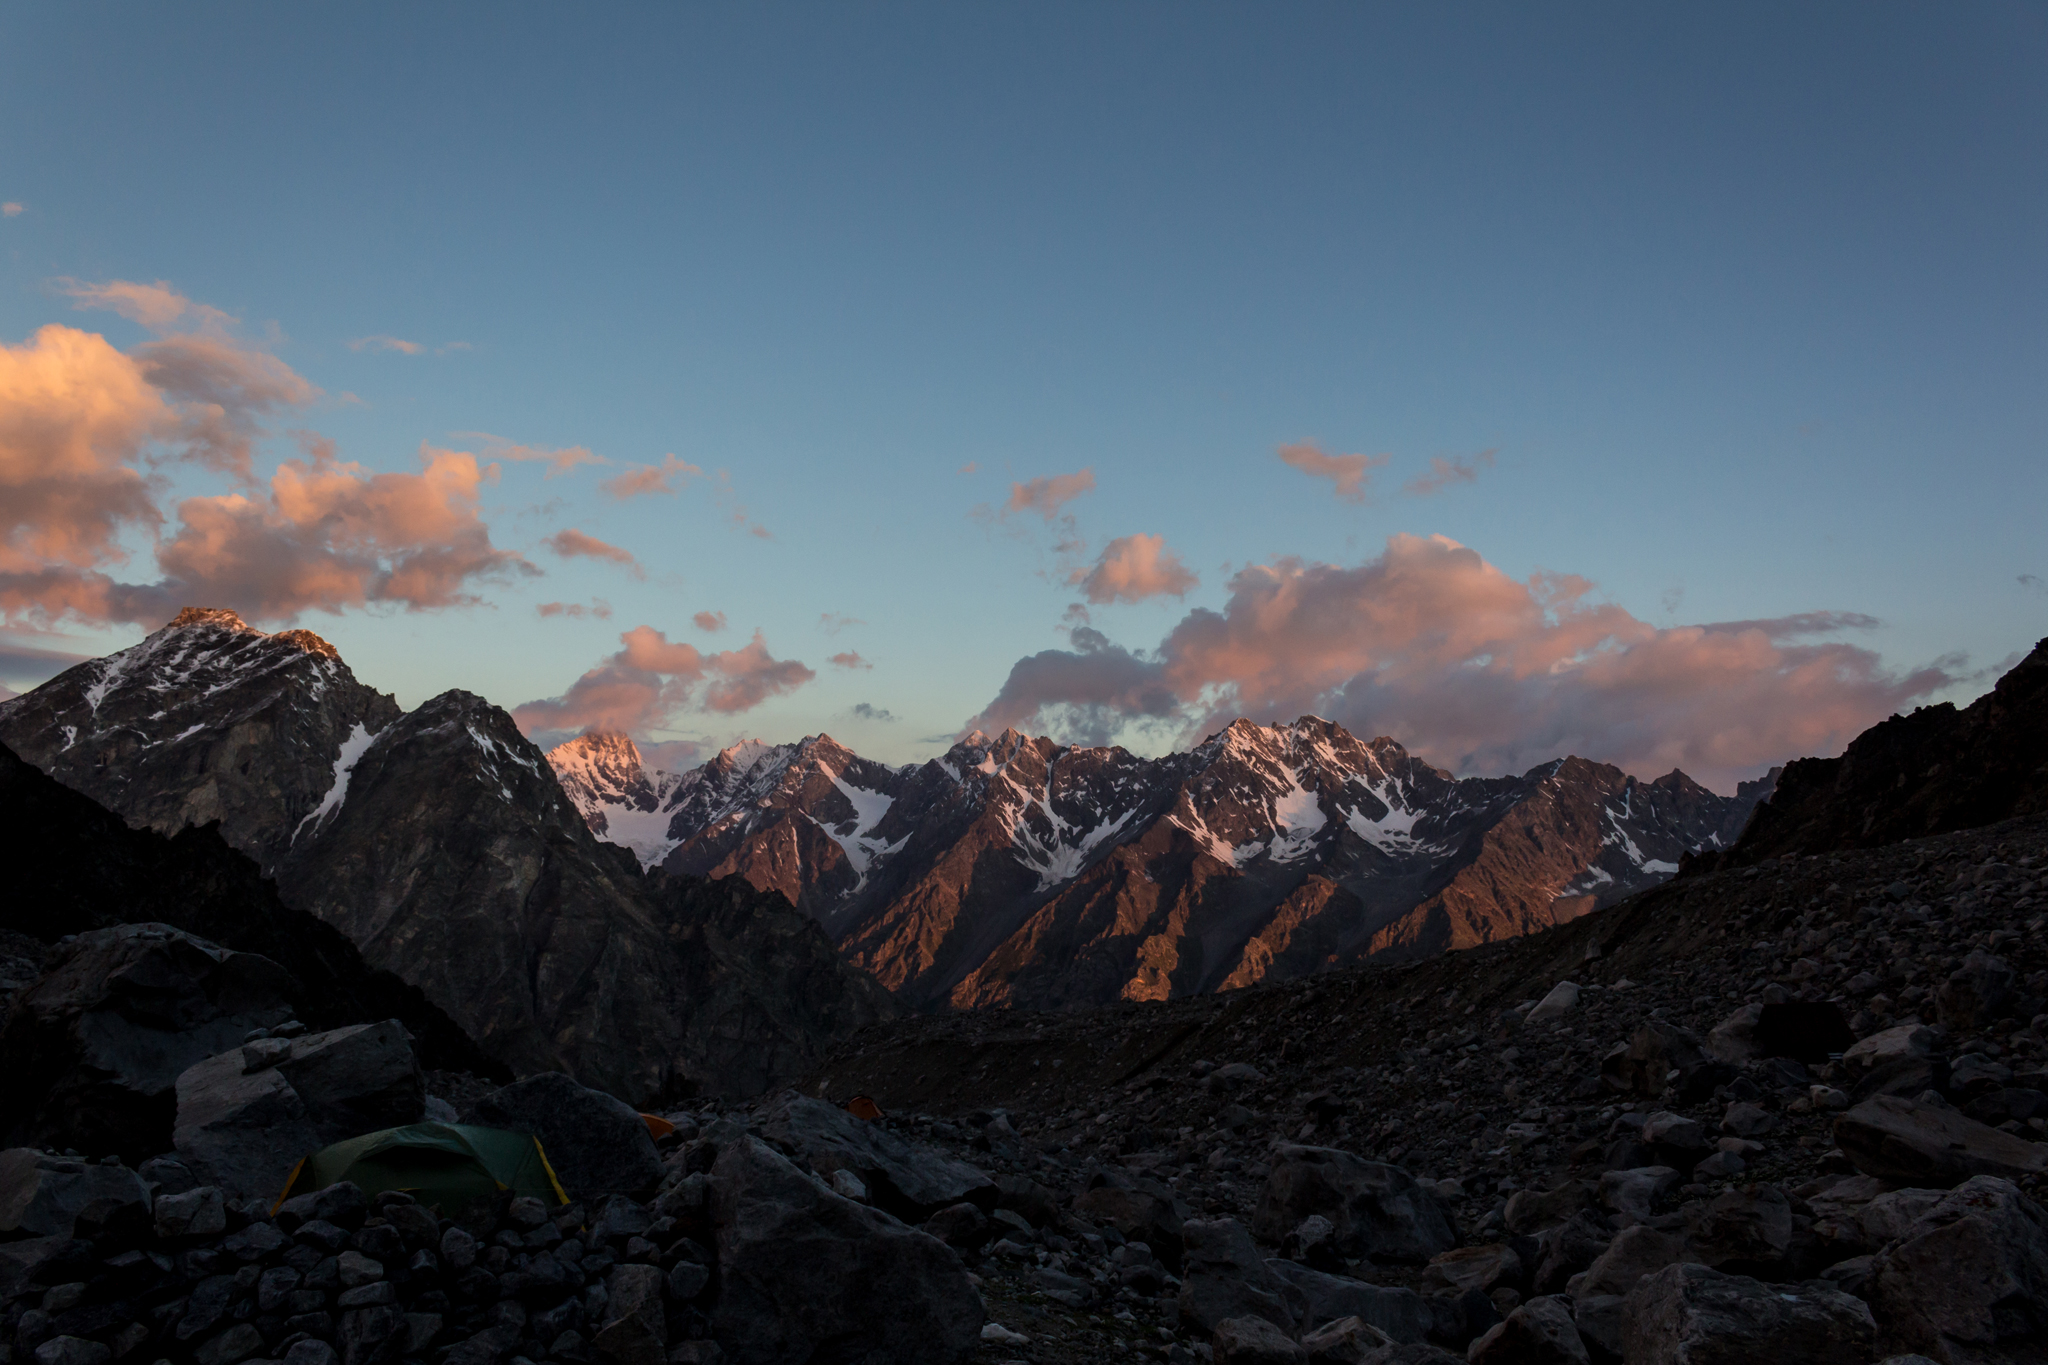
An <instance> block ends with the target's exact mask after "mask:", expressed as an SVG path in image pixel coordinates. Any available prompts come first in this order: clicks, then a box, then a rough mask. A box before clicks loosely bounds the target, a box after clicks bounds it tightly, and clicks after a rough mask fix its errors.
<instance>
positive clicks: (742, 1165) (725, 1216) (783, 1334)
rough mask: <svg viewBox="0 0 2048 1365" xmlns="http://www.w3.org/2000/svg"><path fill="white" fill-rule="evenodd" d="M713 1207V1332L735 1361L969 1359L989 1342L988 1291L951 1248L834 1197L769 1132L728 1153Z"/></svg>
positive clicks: (714, 1182)
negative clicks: (983, 1292)
mask: <svg viewBox="0 0 2048 1365" xmlns="http://www.w3.org/2000/svg"><path fill="white" fill-rule="evenodd" d="M710 1208H711V1220H712V1224H713V1227H714V1228H715V1230H716V1235H717V1240H718V1277H719V1293H718V1301H717V1306H716V1307H715V1308H714V1309H713V1310H712V1319H711V1322H712V1332H713V1335H714V1336H716V1337H717V1339H718V1342H719V1344H720V1345H721V1346H723V1347H724V1348H725V1351H726V1353H727V1354H728V1355H730V1356H731V1357H732V1359H733V1361H734V1362H735V1365H782V1362H786V1361H804V1360H844V1361H866V1360H869V1359H876V1360H890V1361H897V1362H901V1363H902V1365H958V1362H961V1361H965V1360H967V1359H968V1358H969V1357H970V1356H972V1355H973V1353H974V1350H975V1348H976V1346H977V1345H978V1344H979V1342H980V1340H981V1325H982V1320H983V1318H984V1316H985V1315H984V1313H983V1310H982V1305H981V1298H980V1296H979V1295H978V1294H977V1293H976V1292H975V1289H974V1284H973V1282H972V1281H971V1280H970V1279H969V1278H968V1275H967V1271H966V1269H965V1268H964V1267H963V1266H962V1265H961V1264H960V1259H959V1257H958V1256H956V1255H955V1254H954V1253H953V1251H952V1249H951V1248H949V1247H948V1246H947V1245H946V1244H945V1243H943V1242H941V1241H939V1240H938V1239H937V1238H935V1237H931V1236H928V1235H927V1234H925V1233H922V1232H918V1231H916V1230H914V1229H911V1228H908V1227H905V1226H904V1225H903V1224H902V1223H900V1222H898V1221H897V1220H896V1219H894V1218H892V1217H890V1216H889V1215H888V1214H886V1213H883V1212H881V1211H880V1210H878V1209H871V1208H868V1207H865V1206H864V1205H861V1204H856V1203H854V1202H853V1201H852V1200H850V1199H844V1198H841V1197H840V1196H839V1195H836V1194H833V1193H832V1192H831V1191H829V1190H827V1189H825V1188H824V1187H823V1186H822V1185H820V1184H819V1182H817V1181H816V1180H814V1179H812V1178H811V1177H809V1176H807V1175H805V1174H804V1173H803V1172H801V1171H799V1170H798V1169H797V1168H796V1167H795V1166H793V1165H791V1164H790V1163H789V1162H788V1161H787V1160H785V1159H784V1158H783V1157H781V1156H780V1155H778V1154H777V1153H776V1152H775V1151H774V1149H772V1148H770V1147H769V1146H768V1145H767V1144H766V1143H764V1142H761V1141H760V1140H759V1139H757V1138H752V1137H743V1138H740V1139H739V1140H737V1141H735V1142H731V1143H728V1144H726V1145H725V1147H724V1148H723V1149H721V1150H720V1152H719V1154H718V1160H717V1162H716V1163H715V1164H714V1165H713V1167H712V1169H711V1200H710Z"/></svg>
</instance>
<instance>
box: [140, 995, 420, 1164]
mask: <svg viewBox="0 0 2048 1365" xmlns="http://www.w3.org/2000/svg"><path fill="white" fill-rule="evenodd" d="M290 1044H291V1051H290V1054H289V1055H288V1056H285V1057H283V1058H281V1059H279V1060H277V1061H275V1062H274V1063H272V1064H268V1065H265V1066H263V1067H261V1068H259V1069H258V1070H255V1071H249V1070H248V1069H247V1067H246V1063H245V1062H244V1060H243V1056H242V1050H241V1049H240V1048H236V1049H235V1050H234V1051H232V1052H226V1053H222V1054H220V1055H219V1056H215V1057H209V1058H207V1059H206V1060H205V1061H202V1062H199V1063H197V1064H195V1065H193V1066H191V1067H188V1068H186V1070H185V1071H184V1072H183V1073H182V1074H181V1075H180V1076H179V1077H178V1122H177V1129H176V1131H175V1134H174V1138H175V1141H176V1144H177V1149H178V1154H179V1157H180V1158H181V1159H182V1160H183V1161H184V1162H185V1164H186V1165H188V1166H190V1167H191V1168H192V1169H193V1170H194V1171H196V1172H197V1173H199V1174H201V1175H203V1176H205V1177H206V1178H207V1179H208V1180H210V1181H211V1182H212V1183H214V1184H217V1185H219V1186H220V1187H221V1188H222V1189H223V1190H224V1191H225V1192H226V1193H227V1194H228V1195H229V1196H230V1197H232V1198H235V1199H247V1198H251V1197H261V1198H274V1197H275V1196H276V1195H277V1194H278V1193H279V1191H280V1190H281V1189H282V1188H283V1186H284V1182H285V1180H286V1179H287V1178H288V1177H289V1176H290V1175H291V1171H292V1168H293V1167H294V1166H295V1165H297V1164H298V1161H299V1158H301V1157H303V1156H305V1155H307V1154H308V1153H310V1152H314V1151H318V1150H319V1149H320V1148H322V1147H325V1146H327V1145H328V1144H329V1143H333V1142H339V1141H340V1140H341V1139H343V1138H347V1137H354V1136H356V1135H357V1134H359V1133H365V1132H371V1131H374V1130H376V1129H379V1128H391V1127H396V1126H398V1125H400V1124H406V1123H417V1122H419V1120H420V1116H421V1114H422V1111H423V1108H424V1105H425V1102H426V1081H425V1079H424V1077H423V1076H422V1075H421V1073H420V1067H419V1062H418V1060H417V1059H416V1058H415V1057H414V1056H413V1051H412V1041H411V1039H410V1037H409V1036H408V1035H407V1034H406V1031H405V1026H404V1025H403V1024H401V1023H399V1022H398V1021H397V1020H396V1019H387V1020H385V1021H384V1022H382V1023H378V1024H355V1025H351V1026H350V1027H348V1028H339V1029H329V1030H328V1031H326V1032H324V1033H309V1034H306V1035H304V1036H302V1037H299V1038H294V1039H292V1040H290Z"/></svg>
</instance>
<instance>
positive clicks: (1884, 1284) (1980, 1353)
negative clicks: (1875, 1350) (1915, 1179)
mask: <svg viewBox="0 0 2048 1365" xmlns="http://www.w3.org/2000/svg"><path fill="white" fill-rule="evenodd" d="M1870 1284H1871V1289H1872V1292H1871V1296H1870V1297H1871V1300H1872V1306H1873V1308H1874V1309H1875V1310H1876V1313H1877V1315H1878V1322H1879V1325H1880V1327H1881V1328H1882V1331H1883V1337H1884V1342H1883V1344H1884V1346H1885V1348H1886V1349H1887V1350H1891V1351H1918V1352H1922V1353H1924V1354H1926V1355H1929V1356H1932V1357H1933V1358H1934V1359H1937V1360H1977V1359H1997V1358H2001V1353H2004V1352H2013V1351H2020V1350H2025V1349H2027V1348H2028V1347H2032V1348H2034V1349H2036V1350H2039V1349H2040V1346H2041V1343H2042V1342H2044V1341H2048V1218H2044V1217H2043V1215H2042V1211H2041V1208H2040V1206H2039V1205H2037V1204H2035V1203H2034V1202H2033V1201H2032V1200H2029V1199H2027V1198H2026V1197H2025V1196H2024V1195H2022V1194H2021V1193H2020V1191H2019V1190H2018V1188H2017V1187H2015V1186H2014V1185H2013V1184H2012V1183H2011V1182H2010V1181H2006V1180H2000V1179H1997V1178H1996V1177H1992V1176H1977V1177H1975V1178H1973V1179H1971V1180H1968V1181H1966V1182H1964V1183H1963V1184H1961V1185H1959V1186H1957V1187H1956V1188H1955V1189H1954V1190H1951V1191H1949V1192H1948V1193H1947V1194H1946V1195H1945V1196H1943V1197H1941V1198H1940V1199H1939V1201H1938V1202H1937V1203H1935V1204H1934V1206H1933V1207H1932V1208H1930V1209H1929V1210H1927V1212H1925V1213H1924V1214H1922V1215H1921V1216H1920V1217H1919V1218H1917V1219H1916V1220H1914V1222H1913V1223H1912V1225H1911V1226H1910V1227H1908V1228H1907V1229H1906V1230H1905V1232H1904V1235H1903V1236H1901V1237H1900V1238H1899V1239H1898V1240H1897V1241H1895V1242H1893V1243H1892V1244H1891V1245H1889V1246H1887V1247H1886V1248H1885V1249H1884V1250H1883V1251H1882V1252H1881V1253H1879V1255H1878V1256H1877V1258H1876V1259H1875V1260H1874V1261H1873V1262H1872V1265H1871V1270H1870Z"/></svg>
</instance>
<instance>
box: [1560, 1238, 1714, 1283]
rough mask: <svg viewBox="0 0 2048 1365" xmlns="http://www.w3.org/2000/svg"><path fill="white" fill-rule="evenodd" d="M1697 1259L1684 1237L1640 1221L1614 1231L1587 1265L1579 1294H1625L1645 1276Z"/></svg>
mask: <svg viewBox="0 0 2048 1365" xmlns="http://www.w3.org/2000/svg"><path fill="white" fill-rule="evenodd" d="M1697 1259H1699V1258H1698V1257H1697V1256H1694V1255H1692V1254H1690V1253H1689V1252H1688V1251H1687V1249H1686V1245H1685V1238H1683V1237H1680V1236H1676V1235H1674V1234H1672V1233H1668V1232H1659V1231H1658V1230H1657V1229H1655V1228H1653V1227H1650V1226H1648V1225H1647V1224H1637V1225H1636V1226H1634V1227H1628V1228H1623V1229H1622V1230H1621V1231H1620V1232H1618V1233H1616V1234H1615V1237H1614V1240H1613V1241H1612V1242H1610V1243H1608V1244H1607V1250H1605V1251H1603V1252H1601V1253H1600V1254H1599V1255H1598V1256H1597V1257H1595V1258H1594V1260H1593V1264H1591V1265H1590V1266H1588V1267H1586V1278H1585V1279H1584V1280H1582V1281H1580V1282H1579V1285H1578V1287H1577V1290H1576V1293H1577V1295H1578V1297H1579V1298H1581V1299H1587V1298H1596V1297H1599V1296H1602V1295H1626V1294H1627V1293H1628V1292H1629V1291H1631V1290H1633V1289H1634V1288H1635V1287H1636V1285H1637V1284H1639V1283H1641V1281H1642V1278H1643V1276H1645V1275H1654V1274H1656V1273H1657V1272H1658V1271H1660V1270H1662V1269H1663V1268H1664V1267H1665V1266H1668V1265H1677V1264H1678V1263H1679V1262H1681V1261H1691V1260H1697Z"/></svg>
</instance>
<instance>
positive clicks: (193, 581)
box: [157, 439, 539, 620]
mask: <svg viewBox="0 0 2048 1365" xmlns="http://www.w3.org/2000/svg"><path fill="white" fill-rule="evenodd" d="M309 449H310V458H309V459H303V460H286V461H284V462H283V463H282V464H280V465H279V466H278V469H277V472H276V474H274V475H273V476H272V477H271V481H270V492H269V496H268V497H265V498H250V497H245V496H243V495H240V494H233V495H230V496H227V497H202V498H187V499H186V500H185V501H184V502H182V503H180V504H179V505H178V516H179V518H180V521H181V522H182V523H183V524H182V525H181V526H180V527H179V529H178V533H177V535H176V536H175V537H174V538H173V539H171V540H170V541H169V542H167V543H166V544H164V545H163V546H161V547H160V548H159V549H158V551H157V563H158V565H159V566H160V567H161V568H162V569H163V571H164V573H165V576H166V581H165V583H163V584H161V585H159V589H158V590H159V591H160V592H161V593H163V594H165V595H168V596H170V597H182V598H188V599H192V600H198V599H200V598H203V599H205V600H206V601H208V602H217V603H219V604H221V605H224V606H233V607H235V608H237V609H238V610H240V611H241V612H242V613H243V614H244V615H247V616H251V617H253V618H255V619H259V620H288V619H290V618H292V617H295V616H297V615H298V614H299V613H301V612H304V611H308V610H311V609H314V608H318V609H320V610H322V611H329V612H340V611H342V610H345V609H346V608H349V607H357V606H363V605H365V604H367V603H371V602H384V603H394V604H397V605H401V606H403V607H405V608H406V609H407V610H410V611H426V610H432V609H436V608H441V607H452V606H470V605H474V604H475V603H476V602H477V601H478V600H479V599H478V598H477V597H476V596H475V595H474V594H473V593H472V592H470V591H469V589H470V587H471V586H472V584H474V583H476V582H479V581H503V580H505V579H507V578H509V577H511V576H513V575H518V574H525V575H532V574H536V573H538V572H539V571H538V570H537V569H535V568H534V567H533V566H532V565H531V564H529V563H527V562H526V560H525V559H523V558H522V557H521V556H519V555H518V554H515V553H513V552H512V551H509V550H500V549H496V548H495V547H493V546H492V544H491V537H490V529H489V528H488V527H487V526H486V525H485V524H484V522H483V520H482V519H481V518H480V517H479V516H478V514H477V504H478V496H479V490H480V488H481V487H482V485H483V484H485V483H489V482H492V481H494V480H495V479H496V477H497V466H496V465H482V466H480V465H479V464H478V463H477V459H476V457H475V456H474V455H471V454H469V453H467V452H464V451H453V450H436V449H434V448H433V447H431V446H422V447H421V449H420V463H421V470H420V472H419V473H417V474H402V473H385V474H373V473H369V472H367V471H365V470H364V469H363V467H362V466H360V465H357V464H353V463H349V462H346V461H341V460H337V459H336V458H335V457H334V452H333V448H332V446H331V444H330V443H328V442H325V441H320V440H317V439H316V440H311V441H309Z"/></svg>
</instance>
